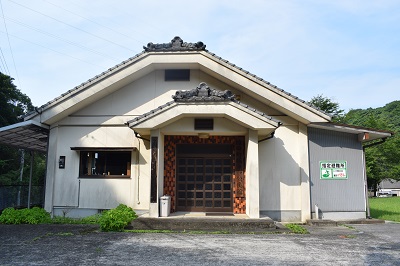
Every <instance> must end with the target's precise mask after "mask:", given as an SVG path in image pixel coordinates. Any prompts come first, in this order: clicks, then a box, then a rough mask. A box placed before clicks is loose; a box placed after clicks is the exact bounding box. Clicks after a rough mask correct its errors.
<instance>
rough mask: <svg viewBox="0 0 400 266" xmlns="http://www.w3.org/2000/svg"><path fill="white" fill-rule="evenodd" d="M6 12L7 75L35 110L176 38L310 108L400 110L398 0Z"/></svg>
mask: <svg viewBox="0 0 400 266" xmlns="http://www.w3.org/2000/svg"><path fill="white" fill-rule="evenodd" d="M0 3H1V6H0V7H1V9H0V48H1V50H0V59H1V60H0V71H1V72H2V73H4V74H7V75H10V76H11V77H13V78H14V79H15V80H14V84H15V85H16V86H17V87H18V89H20V90H21V91H22V92H23V93H25V94H26V95H28V96H29V97H30V98H31V100H32V103H33V105H34V106H41V105H43V104H46V103H47V102H49V101H51V100H53V99H54V98H56V97H58V96H60V95H61V94H63V93H65V92H67V91H68V90H71V89H73V88H74V87H75V86H78V85H80V84H81V83H83V82H85V81H87V80H88V79H90V78H92V77H94V76H96V75H98V74H100V73H101V72H104V71H106V70H107V69H109V68H111V67H113V66H114V65H116V64H119V63H120V62H122V61H124V60H126V59H128V58H130V57H132V56H134V55H136V54H138V53H140V52H142V51H143V46H146V45H147V43H149V42H153V43H168V42H170V41H171V40H172V39H173V38H174V37H175V36H180V37H181V38H182V39H183V41H185V42H192V43H195V42H198V41H202V42H203V43H204V44H206V45H207V48H206V49H207V50H209V51H210V52H212V53H215V54H216V55H217V56H220V57H222V58H224V59H226V60H228V61H230V62H231V63H233V64H235V65H237V66H239V67H241V68H243V69H245V70H247V71H249V72H251V73H253V74H256V75H257V76H259V77H261V78H263V79H264V80H267V81H269V82H271V83H272V84H274V85H276V86H278V87H279V88H281V89H284V90H285V91H287V92H289V93H291V94H293V95H295V96H297V97H299V98H300V99H302V100H306V101H309V100H311V98H312V97H315V96H317V95H323V96H324V97H327V98H330V99H331V100H332V101H334V102H337V103H339V106H340V108H341V109H344V110H345V111H349V110H351V109H359V108H362V109H366V108H370V107H371V108H377V107H382V106H384V105H385V104H387V103H389V102H392V101H395V100H400V1H398V0H393V1H391V0H379V1H378V0H376V1H375V0H335V1H331V0H302V1H298V0H247V1H238V0H226V1H225V0H218V1H215V0H202V1H175V0H169V1H157V0H153V1H137V0H115V1H109V0H96V1H93V0H90V1H89V0H0Z"/></svg>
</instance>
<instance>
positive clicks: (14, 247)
mask: <svg viewBox="0 0 400 266" xmlns="http://www.w3.org/2000/svg"><path fill="white" fill-rule="evenodd" d="M306 228H307V229H308V230H309V231H310V234H307V235H290V234H256V235H252V234H228V235H212V234H198V235H195V234H187V233H162V234H156V233H145V234H143V233H142V234H138V233H105V232H99V231H98V227H97V226H91V225H0V239H1V242H0V265H400V224H399V223H385V224H366V225H351V226H348V227H347V226H338V227H332V226H329V227H321V226H306Z"/></svg>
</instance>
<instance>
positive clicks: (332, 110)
mask: <svg viewBox="0 0 400 266" xmlns="http://www.w3.org/2000/svg"><path fill="white" fill-rule="evenodd" d="M310 103H311V104H312V105H313V106H315V107H317V108H318V109H320V110H322V111H323V112H325V113H326V114H328V115H330V116H331V117H332V121H334V122H341V121H342V120H343V117H344V110H342V109H340V107H339V103H337V102H334V101H333V100H331V99H330V98H328V97H324V96H323V95H322V94H320V95H317V96H315V97H313V98H312V99H311V101H310Z"/></svg>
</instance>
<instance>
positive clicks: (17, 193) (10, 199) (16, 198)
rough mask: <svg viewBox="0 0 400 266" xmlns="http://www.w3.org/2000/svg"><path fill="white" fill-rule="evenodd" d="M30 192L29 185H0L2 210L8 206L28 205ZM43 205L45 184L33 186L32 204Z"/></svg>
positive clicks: (0, 207)
mask: <svg viewBox="0 0 400 266" xmlns="http://www.w3.org/2000/svg"><path fill="white" fill-rule="evenodd" d="M28 193H29V186H28V185H14V186H0V211H1V210H3V209H5V208H7V207H18V208H19V207H27V206H28ZM43 205H44V186H32V190H31V206H39V207H43Z"/></svg>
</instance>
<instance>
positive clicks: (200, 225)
mask: <svg viewBox="0 0 400 266" xmlns="http://www.w3.org/2000/svg"><path fill="white" fill-rule="evenodd" d="M128 228H130V229H135V230H172V231H228V232H261V231H273V230H277V229H278V227H277V226H276V224H275V222H274V221H273V220H272V219H269V218H261V219H237V218H226V217H223V218H219V217H213V218H203V217H196V218H194V217H190V218H189V217H185V218H149V217H139V218H137V219H135V220H133V221H132V223H131V224H130V226H128Z"/></svg>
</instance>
